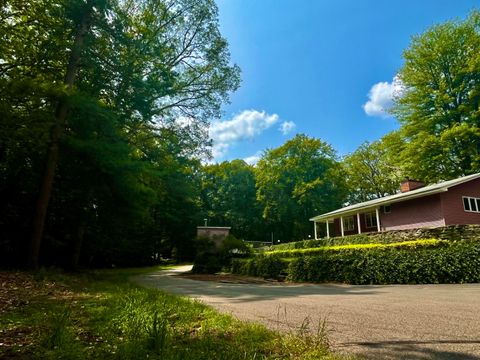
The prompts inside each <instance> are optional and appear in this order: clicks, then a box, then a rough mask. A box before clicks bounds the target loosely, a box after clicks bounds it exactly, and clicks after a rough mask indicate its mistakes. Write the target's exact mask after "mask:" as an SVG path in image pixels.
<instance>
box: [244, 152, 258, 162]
mask: <svg viewBox="0 0 480 360" xmlns="http://www.w3.org/2000/svg"><path fill="white" fill-rule="evenodd" d="M261 158H262V152H261V151H257V152H256V153H255V154H254V155H252V156H248V157H246V158H245V159H243V161H245V162H246V163H247V164H249V165H256V164H257V162H258V160H260V159H261Z"/></svg>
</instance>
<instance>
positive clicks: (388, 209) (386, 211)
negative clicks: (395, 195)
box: [375, 205, 392, 219]
mask: <svg viewBox="0 0 480 360" xmlns="http://www.w3.org/2000/svg"><path fill="white" fill-rule="evenodd" d="M391 212H392V208H391V207H390V205H385V206H384V207H383V213H384V214H390V213H391ZM375 219H376V216H375Z"/></svg>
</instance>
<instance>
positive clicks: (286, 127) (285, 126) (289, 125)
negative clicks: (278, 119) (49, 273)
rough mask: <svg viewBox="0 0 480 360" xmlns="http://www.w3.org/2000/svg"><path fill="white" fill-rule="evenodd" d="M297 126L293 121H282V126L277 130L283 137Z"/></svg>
mask: <svg viewBox="0 0 480 360" xmlns="http://www.w3.org/2000/svg"><path fill="white" fill-rule="evenodd" d="M296 126H297V125H296V124H295V123H294V122H293V121H284V122H283V123H282V125H280V127H279V128H278V130H280V131H281V132H282V134H283V135H287V134H288V133H290V132H291V131H292V130H293V129H295V127H296Z"/></svg>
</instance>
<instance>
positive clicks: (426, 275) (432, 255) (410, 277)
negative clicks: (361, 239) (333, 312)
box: [287, 241, 480, 284]
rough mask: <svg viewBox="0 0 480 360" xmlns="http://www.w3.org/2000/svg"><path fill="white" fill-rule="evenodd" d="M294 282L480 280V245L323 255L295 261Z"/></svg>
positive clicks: (290, 272) (290, 273)
mask: <svg viewBox="0 0 480 360" xmlns="http://www.w3.org/2000/svg"><path fill="white" fill-rule="evenodd" d="M287 272H288V277H287V279H288V280H290V281H308V282H343V283H350V284H432V283H465V282H479V281H480V243H478V242H472V241H465V242H456V243H449V244H448V245H447V246H442V247H437V248H433V249H432V248H430V249H429V248H420V249H416V250H415V251H411V249H398V248H378V249H366V250H342V251H338V252H323V253H320V254H319V255H316V256H305V257H299V258H295V259H293V260H292V261H291V262H290V264H289V267H288V270H287Z"/></svg>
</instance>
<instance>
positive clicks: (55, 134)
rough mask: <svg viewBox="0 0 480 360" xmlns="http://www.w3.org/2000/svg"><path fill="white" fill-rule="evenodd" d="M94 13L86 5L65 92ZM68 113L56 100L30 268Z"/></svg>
mask: <svg viewBox="0 0 480 360" xmlns="http://www.w3.org/2000/svg"><path fill="white" fill-rule="evenodd" d="M92 12H93V4H92V3H91V2H87V7H86V9H85V13H84V15H83V18H82V20H81V22H80V24H79V26H78V28H77V31H76V33H75V39H74V42H73V47H72V52H71V53H70V58H69V60H68V66H67V72H66V74H65V79H64V84H65V85H66V90H67V93H68V92H69V91H70V90H72V88H73V85H74V83H75V76H76V75H77V72H78V64H79V62H80V57H81V53H82V50H83V47H84V39H85V36H86V34H87V33H88V31H89V29H90V23H91V17H92ZM67 113H68V103H67V100H66V98H65V97H64V98H62V99H60V100H59V102H58V105H57V109H56V111H55V125H54V126H53V129H52V132H51V135H50V145H49V147H48V150H47V161H46V164H45V172H44V175H43V179H42V185H41V187H40V193H39V195H38V199H37V205H36V208H35V215H34V218H33V230H32V236H31V241H30V253H29V257H28V263H29V266H30V267H32V268H34V269H36V268H38V258H39V253H40V245H41V242H42V237H43V230H44V227H45V218H46V215H47V209H48V203H49V200H50V196H51V193H52V187H53V179H54V177H55V169H56V167H57V163H58V157H59V143H60V139H61V137H62V135H63V133H64V131H65V123H66V118H67Z"/></svg>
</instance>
